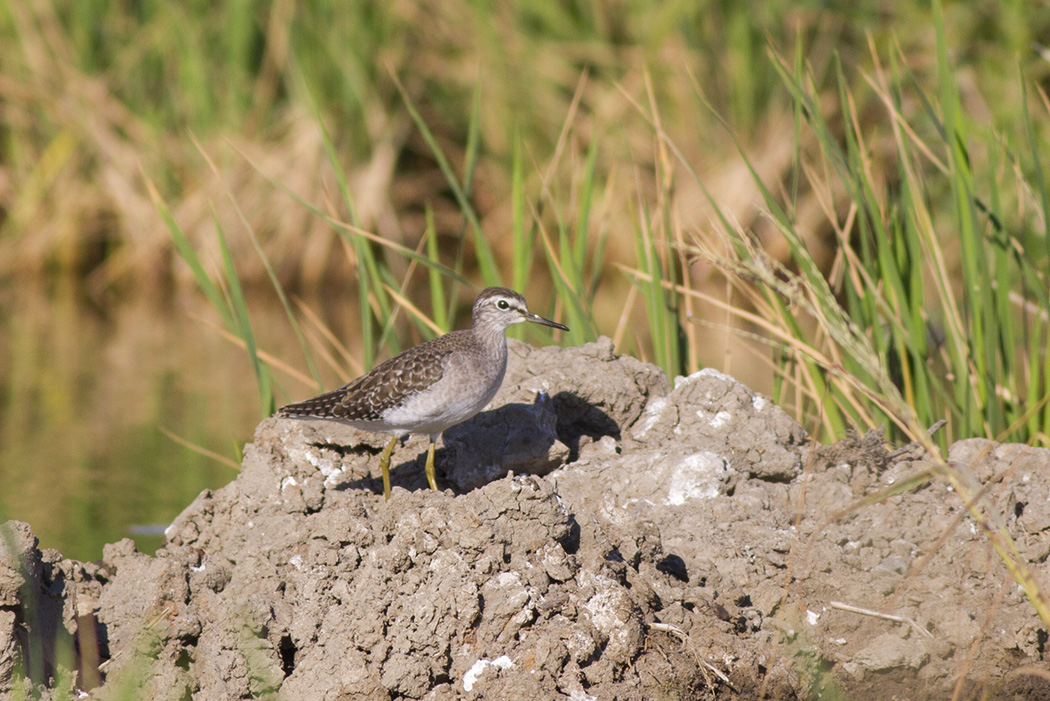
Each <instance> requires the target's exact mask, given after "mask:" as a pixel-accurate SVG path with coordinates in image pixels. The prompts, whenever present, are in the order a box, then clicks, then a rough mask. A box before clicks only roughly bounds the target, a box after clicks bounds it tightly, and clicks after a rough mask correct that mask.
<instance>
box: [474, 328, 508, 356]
mask: <svg viewBox="0 0 1050 701" xmlns="http://www.w3.org/2000/svg"><path fill="white" fill-rule="evenodd" d="M474 336H475V337H476V338H477V339H478V342H479V343H480V344H481V345H482V346H484V347H485V353H486V354H487V355H491V356H495V357H500V358H506V357H507V335H506V329H503V328H497V327H488V328H484V327H482V328H479V329H474Z"/></svg>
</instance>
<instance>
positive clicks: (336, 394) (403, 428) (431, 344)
mask: <svg viewBox="0 0 1050 701" xmlns="http://www.w3.org/2000/svg"><path fill="white" fill-rule="evenodd" d="M471 317H472V325H471V328H469V329H460V330H458V331H452V332H450V333H447V334H445V335H444V336H440V337H438V338H435V339H433V340H430V341H427V342H425V343H421V344H419V345H418V346H413V347H412V348H409V349H408V350H406V351H404V352H402V353H400V354H399V355H396V356H394V357H393V358H390V359H389V360H386V361H384V362H382V363H380V364H379V365H377V366H375V367H374V368H373V369H372V370H371V371H369V372H368V373H366V374H364V375H362V376H361V377H359V378H357V379H356V380H353V381H351V382H349V383H347V384H345V385H343V386H342V387H340V388H339V389H337V390H333V391H331V392H327V393H325V394H322V395H319V396H317V397H314V398H312V399H307V400H305V401H302V402H296V403H294V404H288V405H286V406H283V407H281V408H280V409H279V410H278V412H277V415H278V416H279V417H283V418H289V419H307V420H310V419H313V420H328V421H336V422H339V423H343V424H348V425H350V426H353V427H354V428H357V429H362V430H366V431H373V432H376V433H386V434H389V435H390V436H391V438H390V442H389V443H387V445H386V448H385V449H384V450H383V453H382V455H381V456H380V458H379V467H380V470H381V471H382V474H383V496H384V498H385V499H387V500H389V499H390V458H391V455H392V454H393V452H394V445H395V444H396V443H397V441H398V440H399V439H401V438H402V437H403V436H406V435H409V434H427V435H428V436H429V437H430V446H429V447H428V449H427V459H426V464H425V466H424V472H425V473H426V478H427V483H428V484H429V485H430V488H431V489H434V490H436V489H437V480H436V478H435V476H434V442H435V441H436V440H437V437H438V435H440V434H441V433H442V432H443V431H444V430H445V429H447V428H451V427H452V426H455V425H456V424H459V423H462V422H463V421H466V420H467V419H469V418H471V417H472V416H474V415H475V414H477V413H478V412H479V411H481V410H482V409H484V408H485V406H486V405H487V404H488V403H489V402H490V401H492V398H493V397H494V396H496V392H498V391H499V388H500V385H501V384H502V383H503V376H504V374H505V373H506V371H507V337H506V334H505V332H506V330H507V329H508V328H509V327H510V326H513V325H514V324H520V323H523V322H530V323H533V324H541V325H543V326H550V327H553V328H556V329H561V330H562V331H568V330H569V327H567V326H564V325H562V324H559V323H557V322H555V321H551V320H550V319H545V318H543V317H542V316H540V315H538V314H534V313H532V312H530V311H529V309H528V306H527V305H526V303H525V298H524V297H523V296H522V295H520V294H518V293H517V292H515V291H514V290H510V289H507V288H505V287H488V288H485V289H484V290H482V291H481V293H480V294H478V296H477V299H475V300H474V307H473V309H472V313H471Z"/></svg>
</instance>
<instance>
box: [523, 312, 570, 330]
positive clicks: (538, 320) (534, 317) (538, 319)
mask: <svg viewBox="0 0 1050 701" xmlns="http://www.w3.org/2000/svg"><path fill="white" fill-rule="evenodd" d="M525 319H526V321H531V322H532V323H534V324H543V325H544V326H553V327H554V328H556V329H561V330H562V331H568V330H569V327H568V326H563V325H562V324H559V323H558V322H556V321H551V320H550V319H544V318H543V317H542V316H540V315H539V314H533V313H532V312H528V313H526V314H525Z"/></svg>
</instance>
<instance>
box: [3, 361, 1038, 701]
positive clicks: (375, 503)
mask: <svg viewBox="0 0 1050 701" xmlns="http://www.w3.org/2000/svg"><path fill="white" fill-rule="evenodd" d="M383 442H384V439H383V437H381V436H374V435H371V434H365V433H358V432H356V431H354V430H353V429H350V428H347V427H342V426H337V425H332V424H325V423H307V422H296V421H291V420H276V419H270V420H267V421H264V422H263V423H262V424H260V425H259V428H258V429H257V431H256V434H255V437H254V439H253V441H252V443H251V444H249V445H248V446H247V447H246V450H245V458H244V464H243V471H242V473H241V475H240V476H239V477H238V479H237V480H235V481H234V482H232V483H231V484H229V485H227V486H226V487H224V488H222V489H220V490H217V491H215V492H205V493H202V494H201V495H200V496H199V497H198V498H197V499H196V500H195V501H194V502H193V503H192V504H191V505H190V506H189V507H187V509H186V510H185V511H184V512H183V513H182V514H181V515H180V516H179V518H178V519H177V520H176V521H175V522H174V523H173V524H172V525H171V527H170V528H169V529H168V533H167V537H168V542H167V545H166V546H165V547H164V548H162V549H161V550H160V551H158V553H157V556H156V557H148V556H146V555H143V554H140V553H138V552H136V551H135V549H134V546H133V544H132V543H131V541H128V540H125V541H122V542H120V543H116V544H114V545H111V546H108V547H107V548H106V550H105V554H104V557H103V559H102V561H101V562H98V563H79V562H74V561H70V560H66V559H64V558H62V556H61V555H60V554H59V553H57V552H55V551H43V552H41V551H40V550H38V549H37V548H36V545H35V539H34V538H33V536H32V534H31V532H30V531H29V530H28V528H27V527H25V526H24V525H19V524H14V525H12V526H9V528H8V532H9V533H10V534H11V536H10V537H9V539H8V540H9V542H8V545H7V548H6V549H5V550H6V551H7V552H5V553H4V554H3V555H2V559H0V692H10V691H11V689H12V685H17V684H18V682H17V680H18V678H19V674H18V665H19V664H20V661H21V660H25V659H26V658H27V655H28V658H29V661H28V669H29V670H30V671H31V672H32V675H33V677H34V679H36V681H38V682H42V681H43V680H45V679H48V678H49V679H52V680H57V681H52V682H49V683H52V684H56V685H58V686H60V687H62V686H65V687H67V688H68V686H69V685H71V684H73V683H74V682H73V681H72V677H71V676H70V674H69V673H68V672H66V671H64V670H63V668H61V667H57V668H56V666H55V664H54V661H55V660H58V662H59V663H61V664H66V665H68V664H69V660H70V658H71V655H70V653H69V650H70V649H81V650H82V651H83V655H82V658H83V660H84V662H83V663H82V665H81V666H82V669H80V670H79V672H78V673H77V676H76V683H77V684H80V685H82V686H92V685H96V684H99V683H100V682H102V683H101V685H100V686H94V687H93V688H92V690H91V695H92V697H93V698H119V697H121V694H125V695H126V694H127V692H128V690H129V689H136V692H135V695H138V696H141V697H147V698H160V699H182V698H189V697H190V696H194V697H199V698H235V697H247V696H272V695H279V696H281V697H284V698H289V699H292V698H312V699H313V698H316V699H322V698H332V699H336V698H340V699H341V698H361V699H366V698H368V699H371V698H428V699H452V698H479V699H480V698H484V699H504V698H532V699H536V698H554V697H557V696H559V695H564V696H568V697H570V698H574V699H587V698H596V699H611V698H621V699H660V698H666V699H676V698H688V699H693V698H741V699H744V698H748V699H749V698H756V697H758V696H765V697H768V698H808V697H810V696H811V695H813V694H814V693H824V694H829V695H830V694H833V693H835V692H836V691H843V692H845V693H847V694H850V695H854V696H857V697H863V696H868V697H871V696H873V695H877V696H878V697H889V696H891V695H895V696H896V697H897V698H944V697H949V696H950V695H951V694H952V692H953V689H955V688H956V686H957V685H958V686H960V688H961V689H963V691H964V694H963V698H972V697H978V696H980V694H981V693H982V692H989V693H991V694H992V695H993V696H995V697H997V698H1004V697H1005V698H1009V697H1011V696H1012V697H1016V698H1050V683H1048V682H1047V681H1046V680H1044V679H1042V678H1040V677H1038V676H1033V675H1030V674H1025V673H1024V671H1023V669H1022V670H1021V671H1018V670H1019V669H1020V668H1023V667H1024V666H1025V665H1041V666H1043V667H1045V664H1046V656H1047V650H1046V643H1047V633H1046V630H1045V629H1044V628H1043V627H1042V625H1041V624H1040V622H1039V619H1038V617H1037V616H1036V614H1035V611H1034V609H1033V607H1032V605H1031V604H1030V603H1029V602H1028V601H1027V600H1026V599H1025V598H1024V596H1023V593H1022V592H1021V591H1020V590H1019V588H1018V587H1017V586H1016V584H1014V583H1013V581H1012V580H1011V579H1010V577H1009V575H1008V574H1007V572H1006V570H1005V567H1004V566H1003V565H1002V564H1001V561H1000V560H999V559H998V558H997V556H996V555H995V553H994V551H993V550H992V549H991V547H990V546H989V545H988V543H987V541H986V540H985V539H984V538H983V537H982V536H981V535H980V532H979V530H978V529H977V527H976V525H975V524H974V523H973V522H972V520H971V519H970V518H969V516H968V515H966V513H965V511H964V509H963V508H962V504H961V503H960V501H959V499H958V498H957V497H956V496H955V495H954V494H953V493H952V492H951V491H950V490H949V489H948V488H947V487H946V485H945V484H944V483H941V482H934V483H931V484H926V485H923V486H919V487H916V488H913V489H911V490H910V491H908V492H906V493H903V494H900V495H898V496H894V497H892V498H890V499H888V500H886V501H884V502H882V503H877V504H874V505H870V506H865V507H863V508H859V509H856V510H853V511H848V508H849V507H850V506H851V505H852V504H854V503H855V502H856V501H857V500H858V499H860V498H863V497H864V496H866V495H869V494H872V493H875V492H877V491H879V490H881V489H884V488H886V487H888V486H890V485H893V484H899V483H900V481H901V480H904V479H906V478H907V477H908V476H909V475H912V474H915V473H917V472H919V471H921V470H922V469H924V464H923V462H922V460H921V458H917V457H916V456H907V457H906V458H905V459H901V460H898V461H896V462H894V461H891V460H889V458H888V456H887V454H886V453H885V451H884V450H883V448H882V446H881V444H880V443H879V441H878V440H872V439H868V440H862V439H859V438H858V439H855V440H851V441H847V442H844V443H841V444H839V445H837V446H834V447H832V448H829V447H823V446H812V445H808V444H807V443H806V441H805V434H804V432H803V431H802V429H801V428H800V427H799V426H798V425H797V424H795V423H794V421H792V420H791V419H790V418H789V417H788V416H787V415H786V414H785V413H784V412H782V411H781V410H780V409H779V408H777V407H776V406H774V405H773V404H772V403H771V402H770V401H768V400H767V399H765V398H764V397H761V396H758V395H755V394H753V393H752V392H750V391H749V390H748V389H747V388H746V387H744V386H743V385H740V384H739V383H737V382H735V381H734V380H733V379H732V378H729V377H726V376H724V375H721V374H719V373H717V372H713V371H703V372H700V373H697V374H696V375H693V376H691V377H689V378H679V379H678V380H676V381H675V383H674V385H673V386H672V385H671V384H670V383H669V382H668V380H667V379H666V378H665V377H664V376H663V375H662V374H661V373H660V372H659V371H658V370H656V369H655V368H653V367H652V366H649V365H646V364H644V363H641V362H639V361H637V360H634V359H632V358H626V357H621V358H616V357H614V356H613V354H612V351H611V344H610V343H609V342H608V341H607V340H602V341H599V342H597V343H593V344H589V345H587V346H584V347H582V348H576V349H560V348H544V349H532V348H530V347H528V346H526V345H524V344H519V343H513V342H512V358H511V362H510V368H509V371H508V376H507V379H506V381H505V383H504V386H503V388H502V390H501V391H500V394H499V395H498V396H497V398H496V400H495V401H494V402H493V405H492V407H490V410H489V411H487V412H483V413H482V414H480V415H479V416H477V417H475V418H474V419H472V420H471V421H468V422H466V423H465V424H462V425H461V426H458V427H456V428H453V429H450V430H449V431H447V432H446V434H445V436H444V441H443V447H442V448H441V449H439V451H438V454H437V458H438V476H439V486H441V487H443V488H446V491H444V492H441V493H433V492H431V491H429V490H428V489H426V483H425V480H424V477H423V471H422V467H421V465H422V462H421V459H422V455H423V453H424V452H425V448H426V441H425V439H411V440H409V441H408V442H407V443H406V444H405V445H403V446H400V447H399V448H398V449H397V450H396V451H395V454H394V461H393V463H392V465H393V469H392V473H391V474H392V478H393V484H394V495H393V499H392V500H391V501H390V502H384V501H383V498H382V486H381V484H380V482H379V480H378V474H373V471H374V472H375V473H378V469H377V468H376V462H377V456H378V452H379V450H380V449H381V448H382V445H383ZM951 459H952V460H953V461H954V462H955V463H956V464H957V465H958V466H959V469H964V470H968V471H970V472H972V474H973V475H974V478H975V479H979V480H980V481H981V482H982V483H984V484H986V485H987V488H986V490H985V492H984V495H985V497H984V498H985V500H986V501H985V503H986V506H987V508H988V509H989V510H992V511H994V512H995V513H997V514H1000V515H1001V517H1002V520H1003V521H1004V522H1005V523H1006V524H1007V526H1008V528H1009V530H1010V532H1011V534H1012V536H1013V537H1014V538H1015V540H1016V541H1017V543H1018V546H1019V548H1020V549H1021V551H1022V553H1023V555H1024V556H1025V557H1026V558H1027V560H1028V562H1029V563H1030V565H1031V567H1032V569H1033V572H1034V574H1035V575H1036V577H1037V578H1038V580H1039V582H1040V584H1041V585H1042V586H1043V588H1044V590H1046V589H1050V571H1048V565H1047V555H1048V553H1050V451H1046V450H1039V449H1032V448H1027V447H1024V446H1015V445H996V444H992V443H989V442H987V441H981V440H970V441H963V442H961V443H958V444H956V445H955V446H953V448H952V451H951ZM508 471H513V472H514V476H507V473H508ZM836 515H838V516H837V517H835V518H832V517H834V516H836ZM12 552H13V553H14V554H16V555H17V557H14V558H13V557H12V555H11V553H12ZM874 614H882V615H874ZM886 615H888V616H891V617H892V618H889V617H886ZM55 640H57V641H58V643H57V644H52V642H51V641H55ZM40 641H43V643H41V642H40ZM93 650H97V654H96V653H95V652H93ZM97 663H101V664H102V672H101V673H96V672H95V666H96V664H97ZM26 685H27V683H26V682H23V683H22V684H20V685H19V686H21V687H22V688H23V689H24V687H25V686H26ZM44 693H45V695H47V693H48V692H47V690H44Z"/></svg>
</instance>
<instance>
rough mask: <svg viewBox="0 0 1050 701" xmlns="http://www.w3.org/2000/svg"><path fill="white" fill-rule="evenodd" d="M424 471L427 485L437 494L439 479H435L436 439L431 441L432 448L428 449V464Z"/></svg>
mask: <svg viewBox="0 0 1050 701" xmlns="http://www.w3.org/2000/svg"><path fill="white" fill-rule="evenodd" d="M423 471H424V472H426V473H427V483H429V484H430V488H431V489H433V490H434V491H435V492H436V491H437V488H438V485H437V479H435V478H434V439H433V438H431V439H430V447H429V448H427V464H426V465H425V466H424V467H423Z"/></svg>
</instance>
